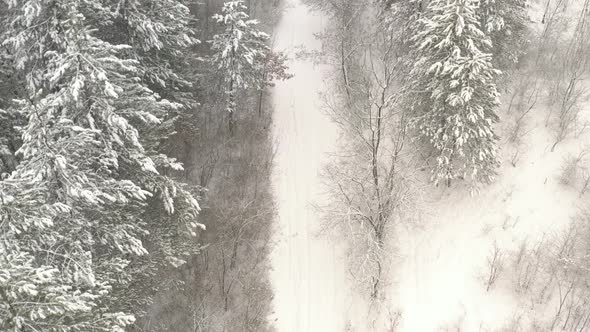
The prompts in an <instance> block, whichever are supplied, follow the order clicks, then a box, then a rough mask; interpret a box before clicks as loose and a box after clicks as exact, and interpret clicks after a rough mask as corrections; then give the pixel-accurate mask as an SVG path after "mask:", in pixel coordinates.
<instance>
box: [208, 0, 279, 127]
mask: <svg viewBox="0 0 590 332" xmlns="http://www.w3.org/2000/svg"><path fill="white" fill-rule="evenodd" d="M246 10H247V7H246V5H245V4H244V0H236V1H229V2H226V3H224V5H223V9H222V11H221V14H216V15H214V16H213V19H214V20H215V21H217V23H219V24H221V25H222V26H223V28H224V30H223V31H222V32H221V33H219V34H216V35H214V36H213V39H212V40H210V41H209V42H210V43H211V50H212V51H213V55H212V59H211V60H212V62H213V64H214V65H215V66H216V67H217V69H218V70H219V71H220V74H221V75H222V78H223V81H224V84H225V86H226V88H227V95H228V103H227V111H228V114H229V123H228V125H229V131H230V134H232V135H233V132H234V126H235V116H234V113H235V112H236V94H237V92H238V90H240V89H246V88H249V87H261V86H262V85H263V83H262V82H260V78H264V79H266V77H268V76H267V75H260V73H261V72H263V71H264V70H265V66H264V62H265V61H264V60H265V59H267V54H268V53H269V52H270V48H269V47H268V45H267V44H266V42H267V41H268V40H269V38H270V36H269V35H268V34H266V33H264V32H262V31H260V30H258V29H257V27H256V26H257V25H258V21H257V20H250V19H249V16H248V14H246Z"/></svg>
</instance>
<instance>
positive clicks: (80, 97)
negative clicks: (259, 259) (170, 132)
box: [0, 0, 202, 331]
mask: <svg viewBox="0 0 590 332" xmlns="http://www.w3.org/2000/svg"><path fill="white" fill-rule="evenodd" d="M9 4H10V10H11V15H9V17H8V18H7V20H8V22H9V24H8V31H6V32H5V34H4V36H3V44H4V45H6V46H7V47H8V48H9V50H10V54H12V65H13V68H14V69H15V70H16V71H18V72H19V73H21V74H22V77H24V78H25V79H26V80H25V82H24V83H25V85H26V88H25V89H24V92H23V96H22V98H20V100H16V101H14V102H13V103H12V104H11V105H10V109H11V112H14V113H18V114H23V115H25V118H26V125H25V126H23V132H22V141H23V144H22V146H21V147H20V149H19V151H18V154H19V155H20V156H21V158H22V161H21V162H20V164H19V165H18V166H17V168H16V170H15V171H14V172H13V173H12V174H11V175H10V176H9V177H8V178H7V179H5V180H2V181H0V233H2V235H3V238H2V240H3V241H2V242H1V243H0V271H1V272H0V330H6V331H9V330H10V331H33V330H39V331H122V330H123V329H124V328H125V327H126V326H128V325H130V324H132V323H133V321H134V318H133V316H132V315H130V314H129V311H127V313H122V312H121V311H120V310H119V308H125V309H129V306H126V305H125V304H117V303H116V302H117V299H116V297H113V289H114V288H124V285H125V284H126V283H129V282H130V280H131V275H130V273H131V272H132V271H130V270H129V264H130V263H132V262H133V261H134V260H136V259H137V258H136V257H139V256H143V255H147V254H148V252H147V250H146V248H145V247H144V245H143V242H142V239H143V238H144V237H145V236H147V235H148V234H149V231H151V229H150V225H148V224H147V223H146V221H145V220H144V219H143V216H142V213H143V211H145V207H146V203H147V201H148V198H149V197H150V196H156V197H158V198H159V201H161V202H162V204H163V206H164V209H165V210H166V211H167V212H168V213H169V214H171V215H172V214H175V215H176V217H175V218H173V219H172V218H171V219H170V220H175V221H177V223H176V224H174V225H173V224H169V225H167V226H166V227H161V228H164V229H165V228H172V229H174V230H175V232H176V234H183V235H186V236H190V235H191V234H194V233H195V231H196V229H198V228H199V227H202V226H201V225H200V224H198V223H197V222H196V214H197V212H198V210H199V206H198V203H197V201H196V200H195V199H194V197H193V196H192V195H191V194H190V192H188V191H187V190H186V189H185V188H184V187H183V186H181V185H179V184H178V183H176V182H175V181H173V180H171V179H170V178H168V177H167V176H164V175H162V174H161V171H160V170H166V169H180V168H181V166H180V165H179V164H178V163H177V162H176V161H175V160H173V159H171V158H168V157H167V156H165V155H163V154H160V153H158V152H157V149H156V148H155V147H148V148H146V146H144V144H143V142H142V141H143V140H142V138H141V136H140V131H146V130H149V129H150V128H157V127H158V126H159V125H161V124H162V120H163V119H165V118H166V117H167V114H168V113H169V112H170V111H174V110H175V109H178V108H179V107H180V105H179V104H178V103H175V102H170V101H168V100H166V99H162V98H160V96H159V95H158V94H156V93H155V92H153V91H152V90H151V89H149V88H148V87H147V86H146V85H145V84H143V83H142V82H143V77H142V76H143V71H142V70H141V65H140V63H139V62H138V60H136V59H133V58H131V57H130V56H129V54H132V53H133V52H132V51H133V49H132V47H131V46H129V45H125V44H115V43H111V42H108V41H105V40H103V39H101V38H99V36H98V33H97V26H96V25H93V24H96V22H98V21H100V20H99V19H98V18H100V17H102V16H101V15H105V17H106V15H107V13H108V11H107V10H103V9H104V8H105V7H102V6H101V3H97V2H86V1H83V0H53V1H41V0H30V1H17V0H15V1H9ZM89 7H94V8H96V9H97V10H96V11H90V10H88V8H89ZM89 13H94V14H95V15H96V16H88V17H87V15H90V14H89ZM87 18H88V19H87ZM138 128H139V129H138ZM179 208H181V210H180V211H179ZM162 250H163V251H164V252H166V248H163V249H162ZM177 254H178V252H177V251H174V250H168V251H167V254H166V255H164V257H163V258H162V259H164V260H165V261H167V262H168V263H169V264H172V265H174V266H177V265H179V264H182V263H183V260H182V258H181V257H178V255H177Z"/></svg>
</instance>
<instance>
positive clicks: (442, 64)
mask: <svg viewBox="0 0 590 332" xmlns="http://www.w3.org/2000/svg"><path fill="white" fill-rule="evenodd" d="M480 10H481V9H480V7H479V1H475V0H434V1H432V2H430V4H429V6H428V8H427V9H426V12H425V13H424V15H423V16H422V17H421V18H420V19H419V20H418V22H417V24H416V26H415V29H416V34H415V36H414V37H413V39H412V41H413V48H412V51H411V53H410V58H413V59H417V61H416V63H415V65H414V67H413V68H412V71H411V73H410V76H409V80H408V82H409V83H408V84H409V87H408V88H409V90H410V91H411V96H412V97H411V108H412V109H413V112H414V114H415V118H414V120H413V122H414V124H415V125H416V127H417V129H418V132H419V136H420V137H421V138H422V139H423V140H424V141H425V142H426V143H428V144H429V145H430V146H431V147H432V148H433V155H434V158H435V159H436V163H435V165H434V168H433V180H434V181H435V183H438V182H439V181H440V180H446V181H447V183H448V184H449V185H450V182H451V180H452V179H455V178H464V179H468V180H473V181H475V182H489V181H491V180H492V179H493V177H494V175H495V173H496V168H497V166H498V165H499V161H498V157H497V149H498V148H497V145H496V142H497V139H498V137H497V136H496V134H495V133H494V130H493V124H494V123H495V122H497V121H498V116H497V114H496V109H497V107H498V105H499V93H498V92H497V90H496V85H495V77H496V76H497V75H498V74H499V73H500V72H499V71H498V70H496V69H494V67H493V65H492V55H491V54H489V53H486V51H487V50H489V49H490V48H491V46H492V44H491V41H490V38H489V36H487V35H486V34H485V33H484V32H483V31H482V29H481V23H480V22H481V17H480V15H479V13H480Z"/></svg>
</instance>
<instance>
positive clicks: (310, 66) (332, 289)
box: [270, 0, 347, 332]
mask: <svg viewBox="0 0 590 332" xmlns="http://www.w3.org/2000/svg"><path fill="white" fill-rule="evenodd" d="M286 5H287V8H286V11H285V12H284V13H283V18H282V21H281V22H280V24H279V26H278V29H277V31H276V32H275V38H276V42H275V48H276V49H278V50H284V51H286V52H288V53H289V54H290V58H291V62H290V63H289V66H290V72H291V73H294V74H295V77H294V78H292V79H290V80H288V81H286V82H280V83H278V84H277V86H276V87H275V88H274V89H273V93H274V95H273V100H274V106H275V107H274V109H275V118H274V134H275V137H276V139H277V142H278V151H277V157H276V166H275V170H274V174H273V183H274V191H275V196H276V200H277V204H278V227H277V228H276V229H275V236H274V239H275V241H276V242H277V244H276V247H275V248H274V252H273V254H272V271H271V282H272V284H273V289H274V291H275V297H274V300H273V309H274V310H273V311H274V313H273V315H272V316H271V317H270V319H271V323H272V324H273V325H274V326H275V327H276V329H277V331H279V332H290V331H293V332H308V331H310V332H315V331H322V332H332V331H338V332H341V331H343V330H344V324H345V321H346V315H345V311H346V304H345V302H346V301H345V299H346V297H347V296H346V295H345V294H346V291H345V289H346V286H345V285H346V269H345V266H346V265H345V263H344V260H343V257H342V251H340V250H339V249H338V248H339V246H337V245H336V244H335V243H331V241H330V240H329V239H327V238H325V237H318V236H317V232H318V228H319V226H320V222H319V220H318V216H317V213H316V211H314V209H313V207H312V206H311V204H312V203H317V201H318V199H319V197H318V196H319V194H320V193H321V185H320V179H319V172H320V170H321V168H322V165H323V163H324V161H325V160H326V157H327V156H326V152H328V151H330V150H331V149H333V147H334V145H335V137H336V134H335V133H336V130H335V126H334V125H333V124H332V123H331V121H330V120H329V119H328V117H327V116H326V115H325V114H323V113H322V111H321V106H322V105H321V101H320V96H319V93H320V92H321V91H322V90H323V88H324V86H325V84H326V81H328V80H327V75H326V73H325V72H326V70H325V69H326V68H325V67H324V66H321V65H317V64H314V63H313V62H312V61H311V60H310V59H301V58H296V56H295V53H296V49H298V48H299V47H301V46H303V47H304V48H305V49H306V50H308V51H310V50H319V49H320V48H321V42H320V41H319V40H317V39H316V38H315V37H314V34H316V33H319V32H321V31H322V30H323V26H324V24H325V23H326V22H325V19H324V18H323V17H321V16H319V15H320V14H319V13H316V12H313V13H312V12H309V10H308V8H307V7H306V6H305V5H304V4H302V3H300V2H299V0H293V1H291V2H287V4H286Z"/></svg>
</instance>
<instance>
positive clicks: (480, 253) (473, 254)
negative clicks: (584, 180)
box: [390, 103, 582, 332]
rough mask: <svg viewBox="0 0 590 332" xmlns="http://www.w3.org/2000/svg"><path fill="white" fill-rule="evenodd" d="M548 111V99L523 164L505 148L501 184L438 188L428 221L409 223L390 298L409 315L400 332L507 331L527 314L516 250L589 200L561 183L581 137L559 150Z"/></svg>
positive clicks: (535, 119) (534, 119)
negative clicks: (493, 265) (473, 191)
mask: <svg viewBox="0 0 590 332" xmlns="http://www.w3.org/2000/svg"><path fill="white" fill-rule="evenodd" d="M547 112H548V110H547V107H546V105H544V104H543V103H540V104H539V106H538V107H535V108H534V109H533V110H532V112H531V114H530V116H529V117H528V118H527V120H526V123H527V129H526V131H528V134H527V135H526V136H525V138H524V145H523V146H522V147H521V157H520V160H519V162H518V163H517V164H516V167H513V166H512V165H511V163H510V153H511V150H510V148H509V147H508V146H507V145H504V151H505V156H504V163H503V166H502V168H501V169H500V172H499V177H498V178H497V180H496V182H495V183H493V184H492V185H490V186H486V187H484V188H483V189H482V191H481V193H480V194H479V195H476V196H474V197H470V196H469V194H468V191H467V190H461V189H459V188H458V187H452V188H449V189H447V188H441V189H438V188H437V189H433V190H432V191H431V193H430V194H429V197H428V199H427V201H426V202H424V204H425V206H426V207H427V208H425V212H424V216H423V219H422V222H421V223H420V224H419V225H418V226H416V225H408V226H403V227H401V230H400V234H398V238H399V243H398V245H399V247H400V252H399V255H400V256H401V260H400V264H399V266H394V267H393V268H392V270H393V271H394V273H395V276H393V279H394V280H397V283H396V284H395V285H394V287H393V289H392V291H391V296H390V297H391V301H392V306H394V307H397V308H398V309H399V310H400V311H401V312H402V314H403V320H402V325H401V326H400V331H404V332H414V331H446V330H447V329H448V330H449V331H458V330H460V331H501V330H502V329H503V328H506V327H507V325H508V324H509V322H510V321H512V320H513V319H515V318H517V317H519V316H521V315H522V316H523V317H526V315H527V313H526V311H527V310H529V309H530V308H529V307H530V306H527V305H524V304H526V303H527V301H528V299H524V298H520V297H519V296H518V295H517V294H516V293H515V292H514V290H513V288H512V287H511V284H510V278H511V276H510V273H511V272H512V271H511V269H510V266H508V265H509V262H510V260H511V259H513V257H511V254H512V253H514V252H516V250H517V249H518V247H519V246H520V245H521V244H522V243H523V242H524V241H526V242H527V243H528V244H529V245H534V244H536V243H537V242H538V241H539V240H540V239H541V237H543V236H553V235H556V234H558V233H559V232H561V231H562V230H563V229H564V228H565V227H566V226H567V225H569V223H570V221H571V218H572V217H573V216H574V215H576V214H577V213H578V212H579V209H578V208H579V206H580V204H581V202H582V200H581V198H579V195H578V193H577V192H576V191H575V190H573V189H572V188H571V187H568V186H565V185H563V184H561V183H560V181H559V177H560V175H561V173H562V171H561V169H562V167H563V164H564V159H565V158H566V156H567V155H568V153H572V152H573V153H576V152H577V151H579V148H580V147H579V146H580V145H581V142H580V140H579V139H578V140H574V139H572V138H570V139H568V140H567V141H565V142H563V143H562V144H561V145H558V147H557V148H556V149H555V151H554V152H551V151H550V150H551V146H552V145H553V142H554V138H553V134H552V131H551V129H550V128H548V127H545V123H544V120H545V116H546V115H547ZM504 115H505V119H506V121H509V120H508V115H506V114H504ZM499 130H500V132H502V129H499ZM506 134H507V133H506ZM505 136H506V135H505ZM495 247H497V248H498V249H499V250H500V253H501V255H502V256H503V260H504V263H505V266H504V270H503V271H501V277H500V278H499V280H500V281H499V282H498V283H496V285H494V286H492V287H491V288H490V290H489V291H488V290H486V288H487V285H486V281H487V278H488V276H489V269H490V266H489V264H488V259H491V257H492V256H493V252H494V248H495ZM524 331H528V329H527V328H525V329H524Z"/></svg>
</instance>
